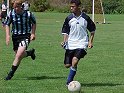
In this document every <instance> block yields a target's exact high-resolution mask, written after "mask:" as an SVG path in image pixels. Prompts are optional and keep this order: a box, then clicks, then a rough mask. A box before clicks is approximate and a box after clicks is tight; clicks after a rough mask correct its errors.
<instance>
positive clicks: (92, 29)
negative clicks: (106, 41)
mask: <svg viewBox="0 0 124 93" xmlns="http://www.w3.org/2000/svg"><path fill="white" fill-rule="evenodd" d="M87 22H88V24H87V29H88V30H89V31H90V32H95V30H96V25H95V24H94V22H93V21H92V20H91V19H90V17H88V19H87Z"/></svg>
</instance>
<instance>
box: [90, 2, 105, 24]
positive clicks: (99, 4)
mask: <svg viewBox="0 0 124 93" xmlns="http://www.w3.org/2000/svg"><path fill="white" fill-rule="evenodd" d="M95 1H99V3H97V4H98V5H95V3H96V2H95ZM97 6H100V9H101V14H96V13H95V7H97ZM95 15H99V16H100V17H101V20H100V21H99V20H95ZM92 20H93V22H96V23H106V20H105V14H104V9H103V5H102V0H92Z"/></svg>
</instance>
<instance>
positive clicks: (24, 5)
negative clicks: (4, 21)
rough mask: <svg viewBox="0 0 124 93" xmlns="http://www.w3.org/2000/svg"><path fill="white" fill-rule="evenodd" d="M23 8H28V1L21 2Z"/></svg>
mask: <svg viewBox="0 0 124 93" xmlns="http://www.w3.org/2000/svg"><path fill="white" fill-rule="evenodd" d="M22 6H23V9H24V10H29V7H30V4H29V3H28V2H24V3H22Z"/></svg>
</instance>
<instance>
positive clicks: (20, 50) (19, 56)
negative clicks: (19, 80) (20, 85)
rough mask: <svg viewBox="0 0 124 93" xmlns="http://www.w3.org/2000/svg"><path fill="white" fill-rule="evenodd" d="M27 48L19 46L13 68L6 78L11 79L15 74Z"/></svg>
mask: <svg viewBox="0 0 124 93" xmlns="http://www.w3.org/2000/svg"><path fill="white" fill-rule="evenodd" d="M25 49H26V47H24V46H20V47H18V50H17V51H16V54H15V59H14V61H13V64H12V67H11V70H10V72H9V74H8V76H7V77H6V78H5V79H6V80H10V79H11V78H12V77H13V76H14V73H15V71H16V70H17V68H18V66H19V64H20V62H21V60H22V58H23V57H24V56H25Z"/></svg>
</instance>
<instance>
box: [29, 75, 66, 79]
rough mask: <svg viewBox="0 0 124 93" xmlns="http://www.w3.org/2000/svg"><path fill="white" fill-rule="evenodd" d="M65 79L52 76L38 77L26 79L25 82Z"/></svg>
mask: <svg viewBox="0 0 124 93" xmlns="http://www.w3.org/2000/svg"><path fill="white" fill-rule="evenodd" d="M62 78H63V79H65V78H66V77H56V76H55V77H54V76H53V77H52V76H39V77H27V80H43V79H62Z"/></svg>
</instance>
